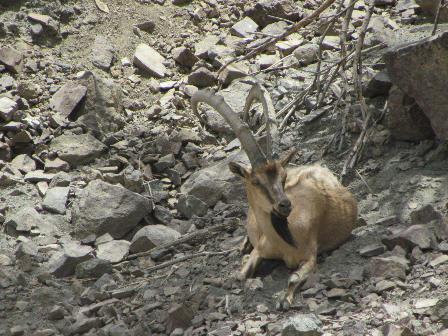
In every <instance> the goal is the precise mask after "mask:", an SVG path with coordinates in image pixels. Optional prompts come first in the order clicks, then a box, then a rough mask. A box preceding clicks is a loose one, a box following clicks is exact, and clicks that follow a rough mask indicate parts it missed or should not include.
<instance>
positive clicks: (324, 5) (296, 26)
mask: <svg viewBox="0 0 448 336" xmlns="http://www.w3.org/2000/svg"><path fill="white" fill-rule="evenodd" d="M335 1H336V0H326V1H324V2H323V3H322V4H321V5H320V6H319V8H317V9H316V10H315V11H314V12H313V13H311V14H310V15H308V16H307V17H306V18H304V19H303V20H301V21H299V22H297V23H294V24H293V25H291V26H290V27H289V28H288V29H287V30H286V31H285V32H284V33H282V34H280V35H277V36H275V37H272V38H270V39H269V40H267V41H266V42H264V43H263V44H261V45H259V46H258V47H256V48H254V49H253V50H252V51H250V52H249V53H248V54H246V55H244V56H242V57H237V58H233V59H231V60H229V61H228V62H227V63H225V64H224V65H223V66H222V67H221V68H220V69H219V70H218V76H219V74H220V73H221V72H222V71H223V70H224V69H225V68H227V67H228V66H229V65H230V64H232V63H235V62H239V61H243V60H246V59H249V58H251V57H253V56H255V55H257V54H259V53H260V52H262V51H264V50H265V49H266V48H267V47H269V46H270V45H272V44H274V43H276V42H278V41H280V40H283V39H284V38H285V37H287V36H289V35H291V34H292V33H295V32H296V31H298V30H299V29H300V28H303V27H306V26H308V25H309V24H310V23H311V22H313V21H314V20H315V19H317V18H318V17H319V15H320V14H321V13H322V12H323V11H324V10H326V9H327V8H328V7H330V6H331V5H332V4H333V3H334V2H335Z"/></svg>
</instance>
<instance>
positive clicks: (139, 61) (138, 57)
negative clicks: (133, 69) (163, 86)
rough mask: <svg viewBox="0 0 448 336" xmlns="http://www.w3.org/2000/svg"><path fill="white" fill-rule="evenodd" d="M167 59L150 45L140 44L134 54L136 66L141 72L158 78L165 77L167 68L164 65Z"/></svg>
mask: <svg viewBox="0 0 448 336" xmlns="http://www.w3.org/2000/svg"><path fill="white" fill-rule="evenodd" d="M164 61H165V58H164V57H163V56H162V55H160V54H159V53H158V52H157V51H156V50H155V49H153V48H151V47H150V46H149V45H146V44H144V43H140V44H139V45H138V46H137V49H136V50H135V54H134V64H135V66H137V67H138V68H139V69H140V70H141V71H143V72H145V73H147V74H149V75H150V76H153V77H156V78H162V77H164V76H165V73H166V68H165V65H163V62H164Z"/></svg>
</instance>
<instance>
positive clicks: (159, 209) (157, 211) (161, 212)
mask: <svg viewBox="0 0 448 336" xmlns="http://www.w3.org/2000/svg"><path fill="white" fill-rule="evenodd" d="M154 217H155V218H156V219H157V220H159V221H160V223H162V224H165V225H167V224H169V223H170V222H171V220H172V219H173V215H172V214H171V212H170V211H169V210H168V209H167V208H164V207H163V206H161V205H156V206H155V207H154Z"/></svg>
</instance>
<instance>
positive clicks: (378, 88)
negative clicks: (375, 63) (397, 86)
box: [362, 71, 392, 98]
mask: <svg viewBox="0 0 448 336" xmlns="http://www.w3.org/2000/svg"><path fill="white" fill-rule="evenodd" d="M391 87H392V82H391V81H390V78H389V75H388V74H387V72H386V71H379V72H377V73H376V74H375V75H374V76H373V77H372V78H371V79H370V80H369V81H368V82H367V83H366V85H365V86H364V87H363V90H362V93H363V95H364V97H368V98H374V97H378V96H387V95H388V94H389V90H390V88H391Z"/></svg>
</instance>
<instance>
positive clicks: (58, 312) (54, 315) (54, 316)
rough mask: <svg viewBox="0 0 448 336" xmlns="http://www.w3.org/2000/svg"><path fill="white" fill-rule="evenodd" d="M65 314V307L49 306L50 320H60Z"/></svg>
mask: <svg viewBox="0 0 448 336" xmlns="http://www.w3.org/2000/svg"><path fill="white" fill-rule="evenodd" d="M64 315H65V309H64V308H63V307H62V306H59V305H55V306H53V307H52V308H51V310H50V312H49V313H48V319H49V320H50V321H57V320H62V319H63V318H64Z"/></svg>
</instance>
